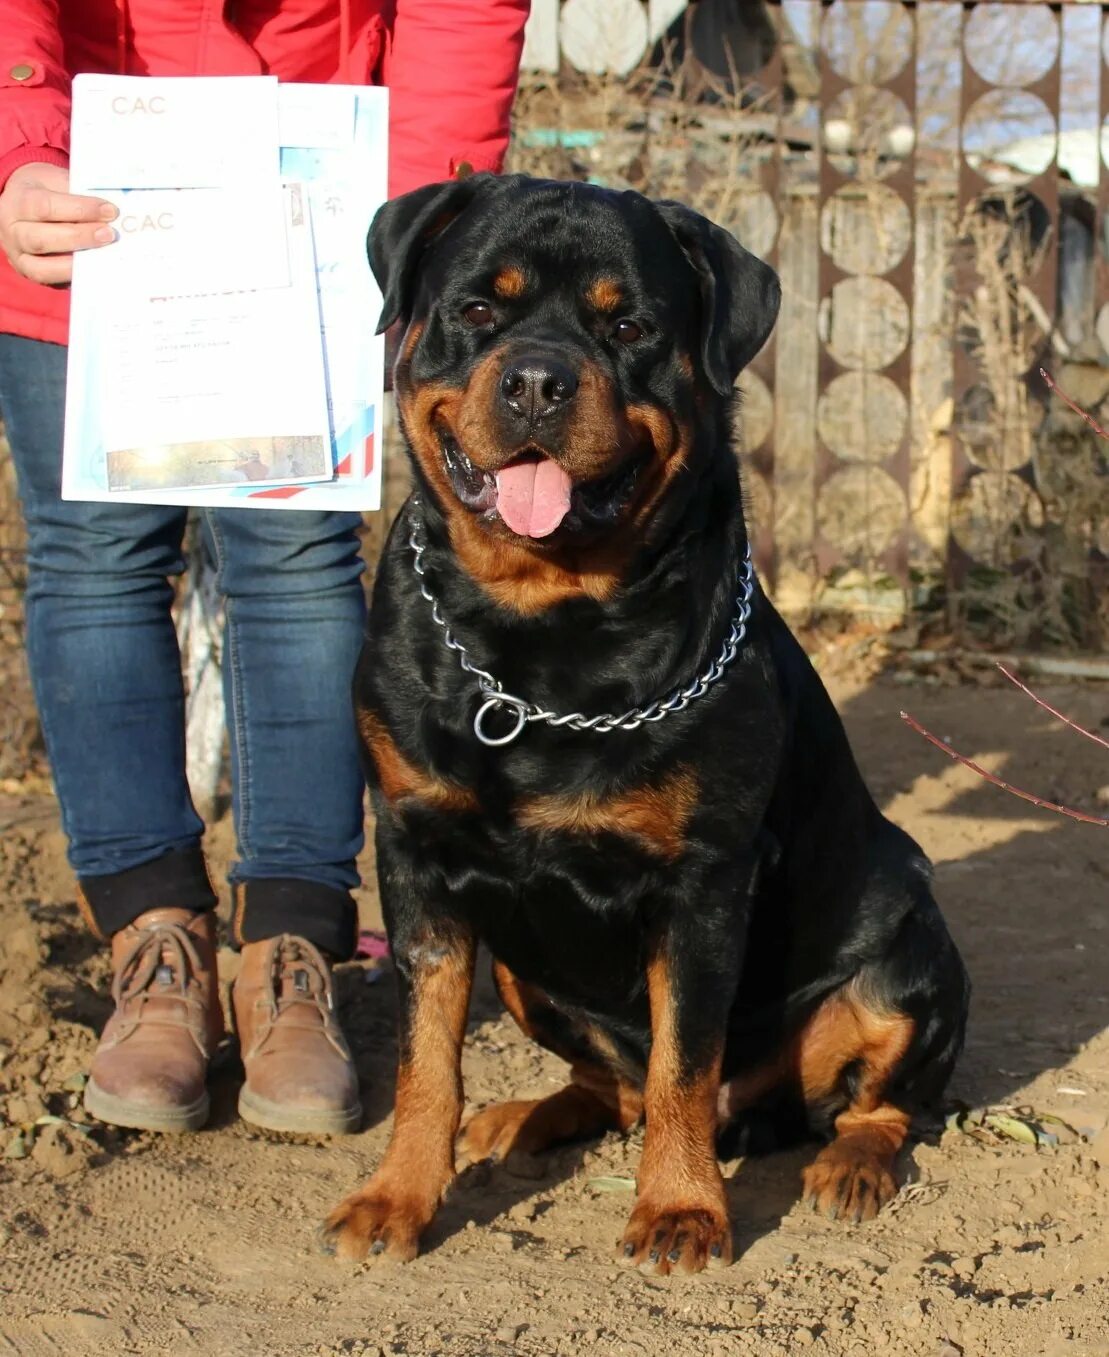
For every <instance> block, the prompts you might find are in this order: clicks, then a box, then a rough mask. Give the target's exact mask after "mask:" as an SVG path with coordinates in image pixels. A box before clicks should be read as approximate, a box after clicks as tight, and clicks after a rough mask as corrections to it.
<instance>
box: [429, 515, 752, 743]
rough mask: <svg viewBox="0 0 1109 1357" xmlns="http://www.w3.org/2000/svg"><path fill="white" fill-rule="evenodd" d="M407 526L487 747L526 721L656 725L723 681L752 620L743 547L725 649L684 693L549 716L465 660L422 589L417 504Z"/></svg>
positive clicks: (509, 737) (595, 726) (593, 726)
mask: <svg viewBox="0 0 1109 1357" xmlns="http://www.w3.org/2000/svg"><path fill="white" fill-rule="evenodd" d="M410 523H411V530H410V532H409V534H408V545H409V547H411V549H412V557H413V560H412V569H413V570H414V571H415V572H416V575H417V577H418V578H419V583H420V593H421V594H423V596H424V598H425V599H427V601H428V603H429V604H430V605H431V617H432V621H433V622H434V623H435V624H436V626H438V627H441V628H442V630H443V644H444V645H445V646H446V647H447V649H448V650H453V651H454V652H455V654H456V655H457V656H458V663H459V664H460V665H461V666H462V668H463V669H464V670H465V671H466V673H467V674H473V676H474V677H475V678H476V679H477V683H478V689H479V690H480V692H481V694H482V696H483V697H484V698H485V701H484V702H482V704H481V706H480V707H479V708H478V710H477V714H476V715H475V717H474V734H475V735H476V736H477V737H478V739H479V740H480V741H481V743H482V744H484V745H489V746H490V747H492V748H496V747H497V746H499V745H506V744H511V743H512V741H513V740H515V739H516V737H517V736H518V735H519V734H520V732H521V731H522V730H523V728H524V726H526V725H527V724H528V723H529V722H530V721H542V722H543V724H544V725H548V726H565V727H567V728H568V729H570V730H595V731H599V732H600V733H601V734H603V735H604V734H607V733H608V732H609V731H610V730H637V729H638V728H639V727H640V726H641V725H644V724H645V723H646V722H648V721H661V720H662V719H663V717H664V716H669V715H670V714H671V713H672V712H676V711H683V710H684V709H685V708H686V707H688V706H689V704H690V703H691V702H695V701H696V700H697V698H699V697H704V695H705V693H707V692H708V690H709V689H710V688H711V687H712V685H713V684H714V683H716V682H717V681H718V680H719V679H721V678H722V677H723V675H724V670H725V669H727V667H728V665H729V664H731V662H732V661H733V660H734V659H735V657H736V653H737V652H738V650H739V647H740V645H741V644H742V643H743V638H744V637H745V636H746V635H747V623H748V621H749V620H750V618H751V600H752V598H753V597H754V592H755V567H754V563H753V562H752V560H751V544H750V543H748V544H747V551H746V554H745V555H744V558H743V568H742V570H741V572H740V575H739V592H738V593H737V594H736V599H735V604H736V611H735V614H734V616H733V617H732V625H731V628H730V629H729V631H728V634H727V636H726V637H725V638H724V644H723V645H722V646H721V648H720V653H719V654H718V655H717V657H716V659H715V660H713V662H712V663H711V664H710V665H709V667H708V668H707V669H706V670H704V672H703V673H701V674H699V675H698V676H697V678H695V679H694V680H693V682H692V683H690V684H688V685H687V686H686V687H684V688H675V689H673V691H672V692H670V693H668V694H667V695H666V697H663V698H659V700H658V701H657V702H652V703H651V704H650V706H648V707H633V708H632V709H631V710H630V711H626V712H624V713H623V715H622V716H613V715H612V713H611V712H604V713H602V714H601V715H600V716H585V715H583V714H582V713H581V712H578V711H575V712H567V713H565V714H563V715H559V714H558V713H557V712H553V711H544V710H543V708H542V707H540V706H537V705H536V703H534V702H528V701H527V699H526V698H523V697H517V696H516V694H515V693H506V692H505V690H504V686H503V684H502V683H501V682H500V680H499V679H496V678H494V677H493V675H492V674H490V673H489V671H488V670H486V669H481V668H479V667H478V666H477V665H476V664H474V662H473V661H472V660H471V659H470V653H469V651H468V650H467V649H466V647H465V646H464V645H463V644H462V642H461V641H459V640H458V639H457V638H456V637H455V635H454V633H453V632H452V631H451V629H450V626H449V625H448V623H447V620H446V618H445V617H444V616H443V611H442V609H441V608H440V607H439V600H438V599H437V598H436V597H435V595H434V594H433V593H432V592H431V590H430V589H429V588H428V587H427V581H426V579H425V576H426V574H427V567H426V566H425V565H424V560H423V558H424V552H425V551H426V550H427V546H426V543H424V542H423V541H421V535H420V529H421V527H422V526H423V525H422V522H421V519H420V515H419V501H418V500H413V501H412V506H411V514H410ZM502 708H503V709H506V710H510V711H512V712H513V713H514V714H515V724H514V725H513V726H512V728H511V729H510V730H509V731H508V733H507V734H505V735H489V734H488V733H487V732H486V730H485V728H484V723H485V721H486V720H487V719H488V717H489V715H490V713H491V712H494V711H499V710H501V709H502Z"/></svg>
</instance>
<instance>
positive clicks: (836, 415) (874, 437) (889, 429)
mask: <svg viewBox="0 0 1109 1357" xmlns="http://www.w3.org/2000/svg"><path fill="white" fill-rule="evenodd" d="M908 420H909V407H908V403H907V402H906V400H905V397H904V395H903V394H902V393H901V391H900V389H899V388H898V386H897V383H896V382H893V381H891V380H890V378H889V377H883V376H882V375H881V374H880V373H875V372H843V373H840V375H839V376H838V377H833V378H832V380H831V381H830V382H829V383H828V385H827V387H825V389H824V392H823V394H822V395H821V397H820V400H819V402H818V404H817V407H816V424H817V429H818V431H819V433H820V437H821V439H822V440H823V442H824V443H825V445H826V446H827V447H829V448H831V450H832V451H833V452H834V453H835V454H836V456H837V457H839V458H842V460H843V461H845V462H868V463H873V462H883V461H885V459H886V458H887V457H890V456H892V455H893V453H895V452H896V451H897V449H898V448H899V447H900V446H901V440H902V438H903V437H904V435H905V427H906V425H907V423H908Z"/></svg>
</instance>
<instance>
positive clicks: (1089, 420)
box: [1040, 368, 1109, 438]
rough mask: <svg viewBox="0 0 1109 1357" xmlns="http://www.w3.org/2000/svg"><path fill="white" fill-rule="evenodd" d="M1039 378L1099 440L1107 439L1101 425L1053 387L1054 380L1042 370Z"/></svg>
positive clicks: (1063, 392) (1062, 392)
mask: <svg viewBox="0 0 1109 1357" xmlns="http://www.w3.org/2000/svg"><path fill="white" fill-rule="evenodd" d="M1040 376H1041V377H1042V378H1043V379H1044V382H1045V384H1046V386H1047V389H1048V390H1049V391H1053V392H1054V393H1055V394H1056V395H1057V396H1058V397H1059V399H1060V400H1061V401H1062V402H1063V404H1064V405H1069V406H1070V408H1071V409H1072V410H1073V411H1074V413H1075V414H1076V415H1081V416H1082V418H1083V419H1084V420H1085V421H1086V423H1087V424H1088V425H1089V426H1090V428H1091V429H1093V431H1094V433H1096V434H1097V436H1098V437H1099V438H1109V433H1106V431H1105V430H1104V429H1103V428H1102V427H1101V425H1100V424H1098V423H1097V421H1096V420H1095V419H1094V418H1093V417H1092V416H1090V415H1088V414H1087V413H1086V411H1085V410H1083V408H1082V407H1081V405H1076V404H1075V403H1074V401H1072V400H1071V398H1070V397H1069V396H1068V395H1067V394H1066V392H1065V391H1060V390H1059V388H1058V387H1057V386H1056V385H1055V379H1054V378H1053V377H1052V376H1051V375H1050V374H1049V373H1048V372H1046V371H1045V370H1044V369H1043V368H1040Z"/></svg>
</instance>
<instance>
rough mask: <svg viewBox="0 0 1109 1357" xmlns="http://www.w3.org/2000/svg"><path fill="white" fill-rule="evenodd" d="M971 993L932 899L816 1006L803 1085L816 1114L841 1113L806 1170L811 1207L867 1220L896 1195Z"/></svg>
mask: <svg viewBox="0 0 1109 1357" xmlns="http://www.w3.org/2000/svg"><path fill="white" fill-rule="evenodd" d="M968 997H969V984H968V982H967V979H966V973H965V972H964V970H963V966H962V962H961V961H960V960H959V956H958V953H957V952H956V951H955V947H954V945H953V943H952V942H951V939H950V938H949V936H948V935H947V930H946V929H945V928H944V926H943V922H942V920H941V918H940V915H939V911H938V910H937V909H936V907H935V905H934V904H933V903H932V901H931V899H927V900H925V901H924V902H923V903H922V905H921V906H920V907H919V908H918V909H915V910H914V911H913V912H912V913H911V914H910V915H909V916H908V917H907V919H906V921H905V924H904V925H903V927H902V930H901V932H900V934H899V935H898V939H897V942H896V943H895V945H894V947H893V949H892V950H891V952H890V955H889V956H888V957H887V958H886V959H884V960H883V961H882V962H880V963H878V964H876V965H873V966H867V967H866V968H864V970H863V971H861V972H860V973H859V974H858V975H857V976H856V977H855V979H854V980H852V981H851V982H850V983H849V984H847V985H845V986H844V987H843V988H841V989H839V990H836V991H835V992H834V993H832V994H831V995H829V996H828V998H827V999H826V1000H825V1001H824V1003H823V1004H822V1005H821V1006H820V1008H818V1009H817V1011H816V1012H815V1013H814V1015H813V1016H812V1018H811V1019H810V1020H809V1022H808V1024H807V1025H806V1026H805V1028H804V1029H803V1031H802V1032H801V1035H800V1040H799V1050H798V1064H799V1071H800V1076H801V1088H802V1092H803V1095H804V1098H805V1103H806V1105H807V1107H808V1108H809V1109H810V1112H820V1111H821V1110H824V1111H825V1112H826V1111H827V1110H828V1109H831V1110H832V1111H833V1112H838V1115H835V1118H834V1127H835V1136H834V1139H833V1140H832V1142H831V1144H829V1145H827V1146H826V1147H825V1148H824V1149H823V1150H821V1152H820V1153H819V1154H818V1155H817V1157H816V1159H815V1160H814V1161H813V1163H812V1164H810V1165H809V1167H808V1168H807V1169H806V1170H805V1173H804V1198H805V1201H806V1202H808V1203H809V1205H811V1206H812V1207H813V1208H814V1209H815V1210H818V1211H823V1212H824V1213H825V1214H826V1215H829V1216H832V1217H841V1218H845V1219H849V1220H854V1221H861V1220H869V1219H871V1218H872V1217H874V1216H876V1215H877V1214H878V1212H879V1211H880V1210H881V1208H882V1207H883V1206H884V1205H885V1203H886V1202H887V1201H889V1200H890V1199H891V1198H892V1197H893V1196H894V1195H895V1194H896V1192H897V1181H896V1179H895V1177H894V1166H895V1161H896V1159H897V1154H898V1151H899V1150H900V1149H901V1146H902V1145H903V1144H904V1142H905V1138H906V1136H907V1135H908V1133H909V1127H910V1124H911V1121H912V1113H913V1111H915V1110H916V1109H917V1108H918V1107H919V1106H921V1105H922V1104H925V1103H928V1102H931V1101H934V1100H935V1099H936V1098H938V1097H939V1095H940V1093H941V1092H942V1091H943V1088H944V1085H945V1084H946V1082H947V1079H948V1077H949V1075H950V1073H951V1069H952V1067H953V1065H954V1063H955V1059H956V1057H957V1056H958V1053H959V1050H960V1049H961V1047H962V1040H963V1030H964V1026H965V1021H966V1008H967V1000H968Z"/></svg>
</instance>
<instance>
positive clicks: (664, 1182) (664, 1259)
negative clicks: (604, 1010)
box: [621, 950, 731, 1274]
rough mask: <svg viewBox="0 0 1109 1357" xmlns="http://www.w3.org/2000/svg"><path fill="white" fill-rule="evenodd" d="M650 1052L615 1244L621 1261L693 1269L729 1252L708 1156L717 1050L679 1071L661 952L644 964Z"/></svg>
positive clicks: (673, 1009)
mask: <svg viewBox="0 0 1109 1357" xmlns="http://www.w3.org/2000/svg"><path fill="white" fill-rule="evenodd" d="M647 993H648V997H649V999H650V1005H651V1055H650V1060H649V1063H648V1067H647V1086H646V1089H645V1092H644V1110H645V1112H646V1117H647V1130H646V1135H645V1137H644V1141H643V1157H642V1159H641V1160H640V1164H639V1177H638V1187H639V1196H638V1199H637V1201H636V1204H635V1208H634V1210H633V1211H632V1214H631V1218H630V1219H629V1221H628V1226H627V1229H626V1230H625V1232H624V1238H623V1242H622V1255H621V1257H622V1261H624V1262H628V1263H631V1264H634V1265H638V1266H648V1267H652V1268H653V1269H654V1271H656V1272H659V1273H662V1274H665V1273H668V1272H670V1271H675V1270H676V1271H682V1272H697V1271H700V1269H701V1268H703V1267H705V1266H706V1265H707V1264H710V1263H712V1264H724V1263H727V1262H728V1261H729V1260H730V1258H731V1231H730V1229H729V1225H728V1205H727V1201H726V1199H725V1196H724V1181H723V1179H722V1177H721V1175H720V1165H719V1164H718V1163H717V1159H716V1110H717V1097H718V1094H719V1090H720V1059H721V1054H722V1051H718V1052H717V1054H716V1056H715V1058H714V1059H713V1060H712V1061H711V1063H710V1064H709V1066H708V1067H707V1068H706V1069H703V1070H699V1071H697V1072H695V1073H694V1074H693V1075H692V1076H690V1075H689V1074H688V1073H687V1072H686V1071H685V1070H684V1069H683V1062H682V1056H681V1049H680V1046H679V1043H678V1035H677V1000H676V998H675V994H674V986H673V981H672V978H671V975H670V966H669V962H668V959H667V957H666V954H665V952H664V951H662V950H657V951H656V952H655V954H654V955H653V956H652V957H651V960H650V961H649V962H648V965H647Z"/></svg>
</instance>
